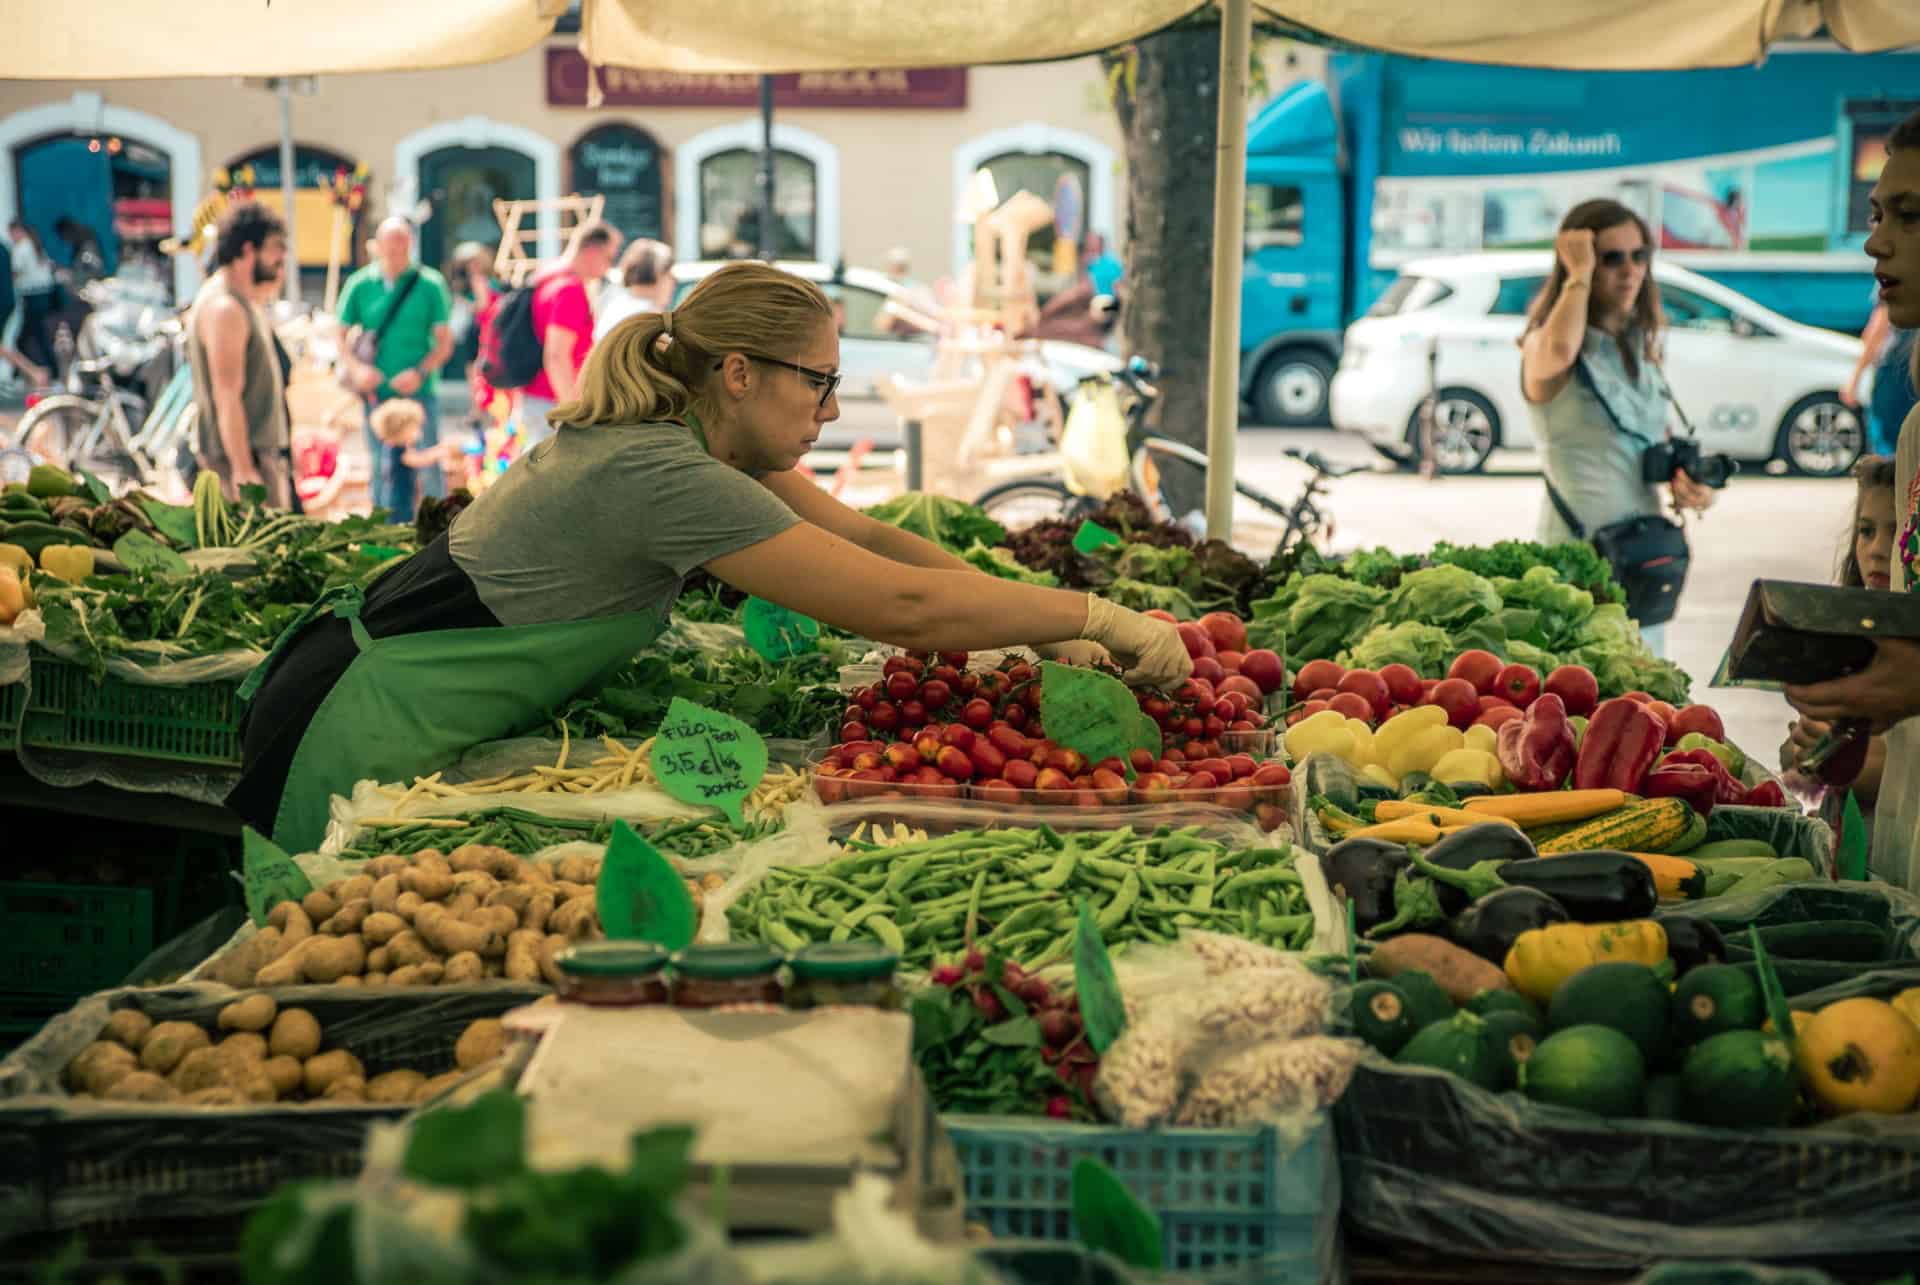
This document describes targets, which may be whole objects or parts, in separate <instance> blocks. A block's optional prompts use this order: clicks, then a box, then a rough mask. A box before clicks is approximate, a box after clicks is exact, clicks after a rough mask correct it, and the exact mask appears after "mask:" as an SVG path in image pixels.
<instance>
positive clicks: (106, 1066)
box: [66, 1040, 140, 1097]
mask: <svg viewBox="0 0 1920 1285" xmlns="http://www.w3.org/2000/svg"><path fill="white" fill-rule="evenodd" d="M139 1069H140V1060H139V1058H137V1057H135V1056H134V1052H133V1050H132V1049H130V1048H128V1047H127V1046H126V1045H124V1044H120V1043H117V1042H116V1041H113V1040H95V1041H94V1042H93V1043H91V1044H89V1045H87V1047H85V1048H83V1049H81V1050H80V1052H78V1053H77V1054H75V1055H74V1058H73V1061H71V1062H69V1063H67V1071H66V1077H67V1084H68V1086H69V1087H71V1088H72V1089H73V1090H74V1091H75V1092H77V1093H91V1094H92V1095H94V1096H95V1097H99V1096H101V1095H102V1094H104V1093H106V1091H107V1090H108V1089H111V1088H112V1087H113V1086H114V1085H115V1084H117V1083H119V1082H120V1081H121V1080H122V1079H125V1078H126V1077H127V1076H129V1075H131V1074H133V1073H134V1072H135V1071H137V1070H139Z"/></svg>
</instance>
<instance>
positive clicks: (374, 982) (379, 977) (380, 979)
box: [360, 971, 387, 986]
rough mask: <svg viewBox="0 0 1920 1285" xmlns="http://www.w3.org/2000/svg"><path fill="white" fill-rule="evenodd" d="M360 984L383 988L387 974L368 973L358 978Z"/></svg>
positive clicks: (382, 972) (379, 972)
mask: <svg viewBox="0 0 1920 1285" xmlns="http://www.w3.org/2000/svg"><path fill="white" fill-rule="evenodd" d="M360 982H361V984H362V985H364V986H385V985H386V984H387V974H386V973H385V972H384V971H374V972H368V973H366V974H364V975H363V976H362V977H361V978H360Z"/></svg>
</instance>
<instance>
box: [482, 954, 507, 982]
mask: <svg viewBox="0 0 1920 1285" xmlns="http://www.w3.org/2000/svg"><path fill="white" fill-rule="evenodd" d="M506 971H507V970H506V964H505V960H504V959H501V958H497V957H496V958H494V959H489V960H486V961H484V962H483V963H482V964H481V966H480V976H482V977H500V976H503V975H505V973H506Z"/></svg>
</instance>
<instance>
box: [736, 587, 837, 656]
mask: <svg viewBox="0 0 1920 1285" xmlns="http://www.w3.org/2000/svg"><path fill="white" fill-rule="evenodd" d="M740 628H741V629H742V630H743V631H744V632H745V633H746V635H747V646H749V647H751V648H753V650H754V651H755V652H757V653H758V654H759V656H760V658H761V659H762V660H786V659H788V658H789V657H792V656H804V655H806V654H807V653H808V652H811V651H814V650H816V649H817V648H818V647H819V646H820V622H819V621H817V620H815V619H813V618H812V617H811V616H803V615H801V614H800V613H799V612H797V611H792V610H790V609H788V608H786V607H782V606H781V605H780V604H779V603H776V602H768V601H767V600H766V599H765V598H749V599H747V605H746V606H745V607H744V608H743V609H742V610H741V612H740Z"/></svg>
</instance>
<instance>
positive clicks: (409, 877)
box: [400, 852, 453, 901]
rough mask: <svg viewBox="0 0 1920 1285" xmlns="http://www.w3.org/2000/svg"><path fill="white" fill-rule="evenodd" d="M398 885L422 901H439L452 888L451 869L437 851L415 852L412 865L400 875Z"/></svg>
mask: <svg viewBox="0 0 1920 1285" xmlns="http://www.w3.org/2000/svg"><path fill="white" fill-rule="evenodd" d="M400 887H401V888H402V889H403V890H404V891H406V892H411V893H416V894H418V895H419V897H420V898H421V899H422V900H424V901H439V900H440V899H441V898H443V897H445V896H446V895H447V894H448V893H449V892H450V891H451V890H452V889H453V869H452V867H450V866H448V865H447V859H446V858H445V857H443V856H441V855H440V854H439V853H437V852H421V853H417V854H415V856H414V858H413V865H412V866H410V867H409V868H408V869H407V870H406V871H405V872H404V873H403V874H402V875H401V876H400Z"/></svg>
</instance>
